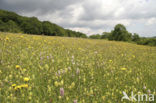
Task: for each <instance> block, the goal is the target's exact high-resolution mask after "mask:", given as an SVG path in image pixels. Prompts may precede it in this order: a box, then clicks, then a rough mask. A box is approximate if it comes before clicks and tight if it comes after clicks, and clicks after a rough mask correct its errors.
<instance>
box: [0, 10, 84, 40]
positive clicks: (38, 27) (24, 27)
mask: <svg viewBox="0 0 156 103" xmlns="http://www.w3.org/2000/svg"><path fill="white" fill-rule="evenodd" d="M0 31H3V32H15V33H19V32H23V33H27V34H38V35H41V34H44V35H48V36H69V37H82V38H86V37H87V36H86V34H84V33H80V32H75V31H72V30H66V29H64V28H62V27H60V26H58V25H56V24H53V23H51V22H49V21H43V22H41V21H39V20H38V19H37V18H36V17H24V16H20V15H18V14H16V13H14V12H9V11H5V10H0Z"/></svg>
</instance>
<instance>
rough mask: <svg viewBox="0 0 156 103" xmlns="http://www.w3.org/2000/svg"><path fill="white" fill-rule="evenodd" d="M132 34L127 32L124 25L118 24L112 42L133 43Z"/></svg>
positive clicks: (113, 32)
mask: <svg viewBox="0 0 156 103" xmlns="http://www.w3.org/2000/svg"><path fill="white" fill-rule="evenodd" d="M131 36H132V34H131V33H129V32H128V31H127V30H126V27H125V26H124V25H122V24H117V25H116V26H115V28H114V30H113V31H112V37H111V39H112V40H116V41H131Z"/></svg>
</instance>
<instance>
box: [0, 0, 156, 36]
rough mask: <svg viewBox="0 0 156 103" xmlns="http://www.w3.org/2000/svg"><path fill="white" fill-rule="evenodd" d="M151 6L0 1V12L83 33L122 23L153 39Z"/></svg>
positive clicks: (84, 0) (113, 1)
mask: <svg viewBox="0 0 156 103" xmlns="http://www.w3.org/2000/svg"><path fill="white" fill-rule="evenodd" d="M155 4H156V1H155V0H0V9H5V10H10V11H15V12H17V13H19V14H22V15H25V16H37V17H38V18H39V19H40V20H49V21H51V22H53V23H56V24H58V25H60V26H63V27H64V28H71V29H72V28H73V30H74V28H80V29H79V30H80V31H82V32H85V29H86V32H85V33H88V30H89V31H90V32H91V31H92V32H94V33H95V32H97V33H98V32H100V31H102V30H103V31H111V30H112V29H113V27H114V25H116V24H117V23H122V24H125V25H126V27H127V29H128V30H130V31H131V32H137V33H139V34H141V35H142V36H152V35H153V36H154V34H156V30H155V29H154V27H156V22H154V23H152V24H151V22H152V21H151V20H150V19H151V18H156V12H155V11H156V6H155ZM149 20H150V22H149ZM153 20H156V19H153ZM148 22H149V23H148ZM147 23H148V24H149V25H148V26H147V25H146V24H147ZM148 33H149V34H148ZM147 34H148V35H147Z"/></svg>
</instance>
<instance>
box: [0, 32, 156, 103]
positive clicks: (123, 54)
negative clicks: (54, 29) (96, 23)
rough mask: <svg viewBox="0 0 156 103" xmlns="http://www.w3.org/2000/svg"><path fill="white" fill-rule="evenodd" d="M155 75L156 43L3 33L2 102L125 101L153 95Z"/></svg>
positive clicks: (0, 58) (0, 56)
mask: <svg viewBox="0 0 156 103" xmlns="http://www.w3.org/2000/svg"><path fill="white" fill-rule="evenodd" d="M155 74H156V47H148V46H140V45H136V44H131V43H124V42H115V41H106V40H91V39H82V38H67V37H49V36H48V37H47V36H36V35H26V34H24V35H17V34H8V33H7V34H5V33H0V102H2V103H9V102H11V103H73V102H74V103H77V102H78V103H121V98H122V96H123V94H122V92H123V91H125V92H126V93H127V94H128V95H130V94H131V92H132V91H133V92H134V93H135V94H137V93H139V92H140V93H144V94H155V89H156V87H155V85H156V82H155V81H156V76H155ZM148 96H149V95H148ZM124 102H125V103H129V101H128V100H124Z"/></svg>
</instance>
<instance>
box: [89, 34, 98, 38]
mask: <svg viewBox="0 0 156 103" xmlns="http://www.w3.org/2000/svg"><path fill="white" fill-rule="evenodd" d="M89 38H91V39H101V35H99V34H95V35H90V36H89Z"/></svg>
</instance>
